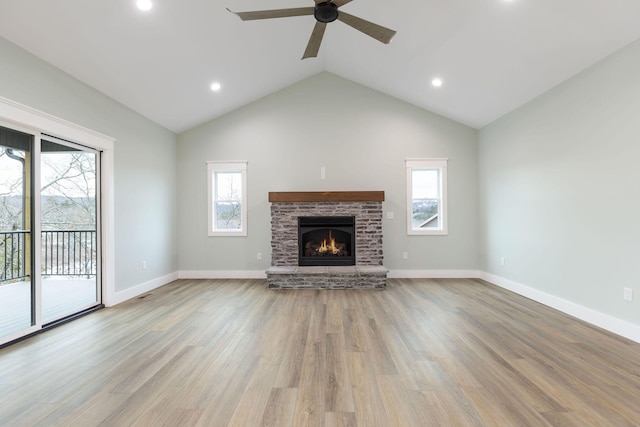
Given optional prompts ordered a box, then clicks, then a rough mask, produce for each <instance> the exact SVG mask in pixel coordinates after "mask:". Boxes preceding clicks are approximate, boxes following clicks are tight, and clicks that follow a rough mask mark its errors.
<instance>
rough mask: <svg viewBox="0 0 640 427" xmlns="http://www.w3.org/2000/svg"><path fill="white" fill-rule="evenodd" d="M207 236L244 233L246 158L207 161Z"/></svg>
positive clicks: (245, 220)
mask: <svg viewBox="0 0 640 427" xmlns="http://www.w3.org/2000/svg"><path fill="white" fill-rule="evenodd" d="M207 176H208V185H209V236H246V235H247V203H246V202H247V180H246V176H247V162H234V163H219V162H207Z"/></svg>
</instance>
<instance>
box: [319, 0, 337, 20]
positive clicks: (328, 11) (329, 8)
mask: <svg viewBox="0 0 640 427" xmlns="http://www.w3.org/2000/svg"><path fill="white" fill-rule="evenodd" d="M338 13H339V12H338V6H336V5H335V4H333V3H332V2H330V1H325V2H322V3H316V7H315V11H314V12H313V16H314V17H315V18H316V20H317V21H318V22H324V23H325V24H326V23H329V22H333V21H335V20H336V19H338Z"/></svg>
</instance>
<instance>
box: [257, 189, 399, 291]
mask: <svg viewBox="0 0 640 427" xmlns="http://www.w3.org/2000/svg"><path fill="white" fill-rule="evenodd" d="M383 200H384V193H383V192H381V191H380V192H333V193H270V194H269V201H270V202H271V265H272V267H271V268H269V269H268V270H267V284H268V286H269V288H273V289H305V288H316V289H384V288H385V287H386V284H387V272H388V270H387V269H386V268H385V267H383V266H382V261H383V251H382V201H383ZM301 216H354V217H355V235H356V236H355V242H356V252H355V264H356V265H355V266H345V267H299V266H298V217H301Z"/></svg>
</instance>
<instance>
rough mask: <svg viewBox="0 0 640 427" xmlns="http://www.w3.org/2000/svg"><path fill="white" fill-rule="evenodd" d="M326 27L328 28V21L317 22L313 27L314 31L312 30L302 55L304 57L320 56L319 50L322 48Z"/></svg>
mask: <svg viewBox="0 0 640 427" xmlns="http://www.w3.org/2000/svg"><path fill="white" fill-rule="evenodd" d="M325 28H327V23H326V22H320V21H317V22H316V25H315V27H313V31H312V32H311V37H309V43H307V48H306V49H305V50H304V54H303V55H302V59H306V58H315V57H316V56H318V51H319V50H320V43H322V36H324V30H325Z"/></svg>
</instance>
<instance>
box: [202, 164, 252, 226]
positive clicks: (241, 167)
mask: <svg viewBox="0 0 640 427" xmlns="http://www.w3.org/2000/svg"><path fill="white" fill-rule="evenodd" d="M217 172H240V174H241V185H242V190H241V193H242V196H241V197H242V201H241V207H242V209H241V214H240V215H241V216H240V221H241V224H240V226H241V227H240V229H232V230H225V229H216V228H215V222H214V220H213V218H214V215H215V212H214V202H215V195H214V190H215V186H214V185H213V180H214V177H215V175H216V173H217ZM207 193H208V198H207V200H208V205H209V206H208V214H209V215H208V220H209V223H208V226H207V228H208V230H209V236H246V235H247V162H246V161H235V162H207Z"/></svg>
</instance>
